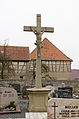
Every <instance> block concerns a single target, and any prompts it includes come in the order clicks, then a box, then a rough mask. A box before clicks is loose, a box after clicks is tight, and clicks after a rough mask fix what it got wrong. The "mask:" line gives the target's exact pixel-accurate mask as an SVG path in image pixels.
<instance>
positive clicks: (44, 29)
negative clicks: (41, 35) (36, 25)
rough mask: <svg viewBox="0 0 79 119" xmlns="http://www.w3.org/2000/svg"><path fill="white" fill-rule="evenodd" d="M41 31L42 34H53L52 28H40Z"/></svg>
mask: <svg viewBox="0 0 79 119" xmlns="http://www.w3.org/2000/svg"><path fill="white" fill-rule="evenodd" d="M41 31H42V32H51V33H53V32H54V28H53V27H42V28H41Z"/></svg>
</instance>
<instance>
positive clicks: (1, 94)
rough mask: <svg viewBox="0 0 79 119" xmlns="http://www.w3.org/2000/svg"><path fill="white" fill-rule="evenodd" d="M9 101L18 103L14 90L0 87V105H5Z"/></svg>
mask: <svg viewBox="0 0 79 119" xmlns="http://www.w3.org/2000/svg"><path fill="white" fill-rule="evenodd" d="M11 101H15V104H18V95H17V92H16V90H15V89H13V88H9V87H0V105H4V106H7V105H9V104H10V102H11Z"/></svg>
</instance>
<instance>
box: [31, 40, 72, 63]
mask: <svg viewBox="0 0 79 119" xmlns="http://www.w3.org/2000/svg"><path fill="white" fill-rule="evenodd" d="M42 46H43V48H41V60H67V61H72V59H70V58H69V57H67V56H66V55H65V54H64V53H63V52H61V51H60V50H59V49H58V48H57V47H56V46H55V45H53V44H52V43H51V42H50V41H49V40H48V39H47V38H45V39H44V40H43V41H42ZM31 59H32V60H35V59H36V48H35V49H34V50H33V51H32V52H31Z"/></svg>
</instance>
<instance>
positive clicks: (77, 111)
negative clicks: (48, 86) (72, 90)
mask: <svg viewBox="0 0 79 119" xmlns="http://www.w3.org/2000/svg"><path fill="white" fill-rule="evenodd" d="M55 118H56V119H79V100H78V99H62V98H53V99H50V100H49V102H48V119H55Z"/></svg>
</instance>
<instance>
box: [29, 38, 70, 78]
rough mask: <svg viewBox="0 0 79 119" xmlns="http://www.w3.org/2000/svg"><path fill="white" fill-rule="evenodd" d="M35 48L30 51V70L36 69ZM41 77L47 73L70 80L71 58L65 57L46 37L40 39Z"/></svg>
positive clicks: (50, 75) (51, 76)
mask: <svg viewBox="0 0 79 119" xmlns="http://www.w3.org/2000/svg"><path fill="white" fill-rule="evenodd" d="M35 62H36V49H34V50H33V51H32V53H31V61H30V70H32V71H33V72H34V71H35V70H36V69H35V68H36V67H35V64H36V63H35ZM41 62H42V78H44V79H45V78H46V76H47V74H48V75H49V77H50V78H52V79H57V80H70V79H71V62H72V59H70V58H69V57H67V56H66V55H65V54H64V53H63V52H61V51H60V50H59V49H58V48H57V47H56V46H55V45H53V44H52V43H51V42H50V41H49V40H48V39H47V38H45V39H44V40H43V41H42V48H41Z"/></svg>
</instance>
